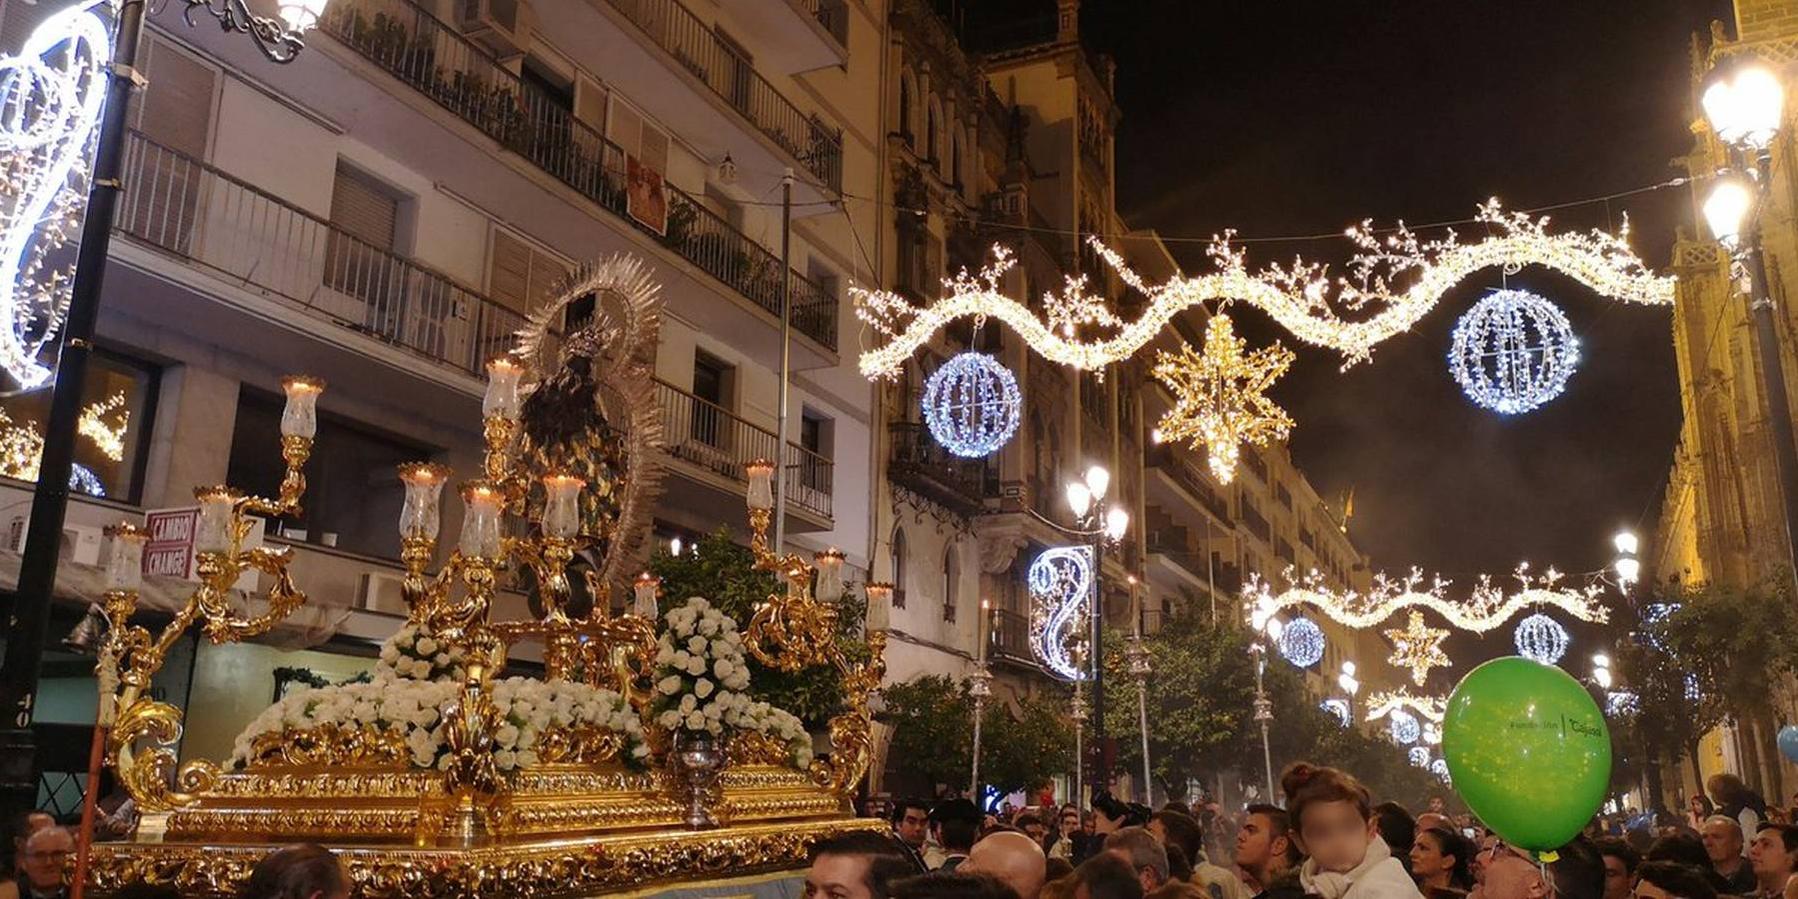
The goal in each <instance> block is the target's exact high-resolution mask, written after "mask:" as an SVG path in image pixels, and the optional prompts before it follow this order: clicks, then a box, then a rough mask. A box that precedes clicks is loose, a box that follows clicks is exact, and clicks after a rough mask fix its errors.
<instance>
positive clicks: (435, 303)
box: [114, 132, 524, 376]
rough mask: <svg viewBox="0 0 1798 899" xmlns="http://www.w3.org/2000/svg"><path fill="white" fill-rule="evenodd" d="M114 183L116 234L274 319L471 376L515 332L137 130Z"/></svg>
mask: <svg viewBox="0 0 1798 899" xmlns="http://www.w3.org/2000/svg"><path fill="white" fill-rule="evenodd" d="M123 180H124V183H125V192H124V196H123V197H122V198H121V200H120V202H119V209H118V215H117V218H116V219H115V220H114V221H115V223H114V227H115V228H116V229H117V230H118V231H119V232H120V233H122V234H124V235H125V236H127V237H129V238H131V239H133V240H135V241H138V242H140V243H142V244H145V245H148V246H149V247H151V248H152V249H155V250H158V251H161V252H162V253H166V254H169V255H172V256H175V257H176V258H178V259H180V260H181V261H183V262H185V263H187V264H189V265H191V266H194V267H196V268H199V269H203V270H207V271H210V272H212V273H214V274H216V275H219V276H221V277H222V278H224V279H225V280H227V281H230V282H233V283H235V284H237V285H240V286H243V287H246V288H249V289H250V290H252V291H254V292H257V293H260V294H262V295H264V296H269V297H274V298H277V299H278V300H279V301H280V302H281V303H282V305H283V306H284V307H285V312H284V313H283V314H284V315H287V316H290V317H291V316H294V315H301V316H312V317H315V318H317V319H321V320H323V321H326V322H330V323H332V324H335V325H337V326H338V327H339V328H342V329H344V330H345V331H349V332H355V333H356V334H359V335H363V336H365V337H369V338H373V339H375V340H378V341H380V342H382V343H385V344H388V345H390V346H392V347H397V348H400V349H402V350H405V351H407V352H409V353H410V354H413V355H416V356H419V357H423V358H425V359H428V360H431V361H432V362H436V363H439V364H441V365H445V366H449V367H451V368H453V369H455V370H457V371H458V372H460V373H464V374H469V375H475V376H482V367H483V366H484V365H485V364H486V361H487V360H488V359H490V358H492V357H493V356H496V355H498V354H500V353H502V352H504V351H505V350H506V349H507V348H509V347H510V346H511V344H512V335H513V333H514V332H516V331H517V330H518V329H519V328H521V327H522V326H523V325H524V317H523V316H521V315H519V314H518V313H516V312H513V311H512V310H511V309H508V308H506V307H505V306H502V305H500V304H499V303H496V302H494V301H493V300H491V299H488V298H487V297H486V296H483V295H482V294H480V293H477V292H475V291H473V290H470V289H468V288H466V287H463V286H462V285H460V284H458V283H456V282H455V281H454V280H452V279H451V278H449V276H447V275H443V274H440V273H438V272H436V271H433V270H432V269H430V268H428V267H426V266H423V265H420V264H418V263H417V262H415V261H413V260H410V259H407V258H405V257H402V256H397V255H395V254H393V253H389V252H386V251H384V250H381V249H378V248H376V247H374V246H373V245H370V244H367V243H364V242H362V241H361V240H358V239H356V238H355V237H352V236H350V235H349V234H348V233H346V232H344V231H342V230H339V229H338V228H336V227H335V226H333V225H332V224H331V223H330V222H328V221H326V220H324V219H321V218H318V217H317V216H314V215H312V214H310V213H308V212H306V211H304V210H302V209H300V208H298V207H296V206H292V205H290V204H288V203H286V202H285V201H283V200H281V199H280V198H278V197H275V196H273V195H272V194H268V193H264V192H263V191H261V190H259V189H257V188H256V187H254V186H252V185H250V184H247V183H245V182H243V181H240V180H238V179H236V178H233V177H232V176H230V175H228V174H226V173H224V172H222V171H219V170H218V169H215V168H213V167H211V166H208V165H206V164H205V163H203V162H201V161H199V160H197V159H194V158H192V157H190V156H186V155H184V154H182V153H180V152H177V151H175V150H172V149H169V148H168V147H165V146H162V145H161V144H158V143H155V142H153V141H151V140H150V139H148V138H146V137H144V136H143V135H142V134H138V133H135V132H134V133H132V134H131V135H130V137H129V139H128V142H127V144H126V149H125V176H124V179H123ZM165 312H167V313H170V314H172V313H173V312H174V311H173V310H165ZM242 336H243V335H242V334H241V333H239V334H238V338H239V340H234V341H227V345H241V338H242Z"/></svg>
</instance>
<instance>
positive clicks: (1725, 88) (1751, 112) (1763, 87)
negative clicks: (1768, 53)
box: [1618, 62, 1798, 580]
mask: <svg viewBox="0 0 1798 899" xmlns="http://www.w3.org/2000/svg"><path fill="white" fill-rule="evenodd" d="M1708 80H1709V82H1710V83H1709V85H1708V86H1707V87H1706V88H1705V90H1704V96H1703V99H1702V103H1703V106H1704V115H1705V118H1706V119H1708V120H1709V121H1710V125H1711V130H1712V131H1713V132H1715V133H1716V135H1717V139H1718V140H1719V141H1720V142H1722V144H1723V146H1724V149H1725V153H1726V154H1727V157H1728V164H1727V165H1726V166H1725V167H1724V168H1723V170H1722V171H1720V172H1718V174H1717V178H1716V181H1715V183H1714V184H1713V185H1712V186H1711V192H1710V194H1709V195H1708V196H1707V197H1706V198H1705V201H1704V206H1703V211H1704V218H1705V222H1706V224H1708V225H1709V226H1710V229H1711V234H1712V235H1713V236H1715V237H1716V238H1717V242H1718V243H1721V244H1722V245H1723V247H1724V249H1726V250H1728V251H1729V253H1730V261H1731V265H1730V274H1731V277H1732V278H1733V279H1734V280H1735V281H1736V282H1737V283H1738V284H1743V285H1744V287H1745V293H1747V295H1748V308H1749V310H1750V311H1751V312H1752V313H1753V315H1754V337H1755V349H1756V351H1757V352H1758V354H1759V355H1760V361H1761V389H1762V390H1763V391H1764V392H1765V393H1766V396H1767V425H1768V429H1769V431H1770V434H1771V437H1772V441H1773V463H1774V467H1775V469H1776V470H1777V471H1778V474H1779V492H1780V499H1781V500H1782V503H1781V507H1782V509H1783V510H1784V513H1785V515H1784V520H1785V529H1786V564H1787V565H1789V566H1791V570H1792V574H1793V575H1794V576H1798V444H1794V443H1793V439H1792V412H1791V405H1790V403H1789V401H1788V400H1787V398H1786V381H1785V370H1784V369H1785V366H1784V363H1783V361H1782V360H1781V358H1780V351H1779V337H1778V331H1777V330H1776V328H1775V326H1774V320H1773V297H1772V295H1771V294H1769V293H1768V291H1767V261H1766V254H1765V252H1764V250H1763V248H1762V246H1761V233H1760V216H1761V213H1762V211H1764V210H1765V208H1766V205H1767V198H1768V195H1769V194H1768V191H1769V188H1770V187H1771V181H1772V178H1771V170H1772V164H1773V154H1772V152H1771V148H1772V145H1773V139H1774V138H1775V137H1776V136H1778V134H1779V126H1780V121H1781V117H1782V114H1783V110H1784V105H1785V89H1784V87H1783V86H1782V85H1781V84H1780V82H1779V76H1778V75H1776V74H1774V73H1773V71H1772V70H1770V69H1768V68H1767V67H1766V66H1764V65H1762V64H1760V63H1756V62H1748V63H1737V64H1725V65H1721V66H1718V67H1717V68H1716V69H1713V70H1712V71H1711V74H1710V77H1709V79H1708ZM1619 550H1621V547H1619ZM1620 565H1621V563H1620ZM1618 573H1619V575H1621V574H1622V569H1621V567H1620V568H1619V571H1618ZM1631 580H1633V578H1631Z"/></svg>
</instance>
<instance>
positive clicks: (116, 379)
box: [0, 350, 279, 503]
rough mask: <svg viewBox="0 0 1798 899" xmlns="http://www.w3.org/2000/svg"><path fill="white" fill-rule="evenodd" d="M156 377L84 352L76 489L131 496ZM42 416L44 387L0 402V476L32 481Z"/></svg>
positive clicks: (130, 362) (46, 399) (111, 357)
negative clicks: (85, 368)
mask: <svg viewBox="0 0 1798 899" xmlns="http://www.w3.org/2000/svg"><path fill="white" fill-rule="evenodd" d="M158 375H159V372H158V371H157V369H155V368H153V367H151V366H149V365H147V364H145V363H142V362H138V361H137V360H135V359H129V358H127V357H125V356H121V355H118V354H116V353H110V352H107V351H105V350H100V351H96V352H95V353H94V354H93V356H92V357H90V360H89V362H88V371H87V383H86V384H85V385H84V386H83V387H82V396H81V419H80V423H79V425H78V428H77V431H76V438H75V467H74V469H72V473H71V474H70V476H69V486H70V487H71V488H73V489H74V490H75V492H76V493H84V494H87V495H88V496H106V497H111V498H113V499H117V500H123V501H124V502H130V503H135V502H137V501H138V492H139V490H140V484H141V482H142V480H143V468H144V461H145V459H146V454H145V452H144V448H145V447H147V446H148V445H149V443H148V441H147V439H146V438H148V437H149V436H150V428H151V425H152V423H153V419H154V418H155V415H156V410H155V405H156V399H155V398H156V388H157V381H158ZM10 386H14V387H16V385H10ZM49 417H50V390H49V389H48V388H45V389H42V390H32V391H28V392H25V393H14V394H10V395H8V396H6V397H5V398H4V399H0V476H4V477H9V478H18V479H20V480H24V481H35V480H37V473H38V461H39V459H40V457H41V456H42V455H43V452H44V439H43V432H44V431H43V429H44V422H45V421H47V420H49ZM270 433H276V432H270ZM276 456H277V458H278V457H279V452H278V450H277V451H276Z"/></svg>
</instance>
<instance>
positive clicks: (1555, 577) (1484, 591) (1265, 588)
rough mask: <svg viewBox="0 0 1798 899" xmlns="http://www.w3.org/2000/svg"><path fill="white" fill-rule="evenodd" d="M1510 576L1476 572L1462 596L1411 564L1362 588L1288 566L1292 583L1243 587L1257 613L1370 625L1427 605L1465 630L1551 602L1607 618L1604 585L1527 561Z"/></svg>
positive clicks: (1590, 618) (1583, 616)
mask: <svg viewBox="0 0 1798 899" xmlns="http://www.w3.org/2000/svg"><path fill="white" fill-rule="evenodd" d="M1511 577H1512V578H1513V579H1515V580H1517V581H1518V584H1519V589H1518V591H1517V592H1515V593H1511V594H1506V593H1505V592H1504V590H1503V589H1501V588H1500V587H1498V586H1496V585H1494V584H1493V582H1492V578H1491V577H1490V576H1489V575H1480V577H1479V580H1478V582H1477V583H1476V584H1475V585H1474V589H1473V594H1472V595H1471V596H1470V597H1469V598H1468V599H1466V600H1459V601H1458V600H1452V599H1449V598H1448V587H1449V586H1450V585H1451V583H1452V582H1450V581H1448V580H1444V579H1443V578H1442V576H1441V575H1437V576H1436V577H1435V578H1434V579H1433V580H1432V581H1431V583H1430V585H1429V586H1428V587H1427V588H1426V587H1425V586H1424V574H1423V570H1422V569H1420V568H1413V569H1411V572H1410V574H1408V575H1406V576H1405V577H1403V578H1393V577H1390V576H1388V575H1387V574H1385V573H1384V572H1382V573H1380V574H1376V575H1374V579H1373V587H1372V588H1371V589H1370V590H1368V591H1367V592H1366V593H1360V592H1357V591H1353V590H1350V591H1346V592H1344V591H1336V590H1333V589H1331V588H1330V587H1329V586H1328V585H1327V583H1326V582H1325V580H1324V578H1323V576H1322V575H1320V574H1318V573H1317V572H1316V571H1313V572H1311V573H1310V574H1307V575H1305V576H1304V577H1302V578H1294V577H1293V576H1292V572H1291V570H1290V569H1289V570H1288V572H1287V577H1286V579H1287V581H1288V582H1289V583H1290V584H1291V586H1290V587H1289V588H1288V589H1287V590H1285V591H1284V592H1280V593H1275V592H1274V590H1273V588H1272V586H1271V585H1270V584H1269V583H1268V582H1266V581H1263V580H1262V579H1260V578H1259V577H1256V578H1251V579H1250V581H1249V583H1248V585H1247V586H1246V587H1245V588H1244V590H1243V593H1244V596H1245V598H1246V599H1247V600H1248V602H1249V603H1250V605H1251V607H1252V608H1253V609H1254V611H1255V613H1256V614H1258V615H1273V614H1274V613H1277V612H1279V611H1281V610H1283V609H1289V608H1298V607H1302V606H1311V607H1313V608H1316V609H1317V610H1319V611H1321V612H1323V613H1324V614H1325V615H1328V616H1330V618H1331V619H1333V620H1335V621H1336V622H1338V623H1340V624H1343V625H1346V626H1348V627H1352V628H1357V629H1365V628H1370V627H1375V626H1377V625H1379V624H1381V623H1383V622H1384V621H1386V620H1387V619H1388V618H1390V617H1392V616H1393V615H1394V614H1396V613H1398V612H1399V611H1401V610H1404V609H1408V608H1421V609H1428V610H1430V611H1432V612H1435V613H1436V614H1438V615H1441V616H1442V617H1444V618H1446V619H1448V623H1449V624H1451V625H1454V626H1455V627H1457V628H1460V629H1462V630H1466V631H1472V632H1474V633H1476V634H1483V633H1486V632H1487V631H1490V630H1492V629H1493V628H1496V627H1499V626H1501V625H1503V624H1504V623H1505V622H1507V621H1509V620H1511V618H1512V617H1513V616H1515V615H1516V614H1518V613H1519V612H1521V611H1523V610H1524V609H1528V608H1533V607H1553V608H1557V609H1560V610H1561V611H1563V612H1566V613H1567V614H1568V615H1571V616H1573V617H1574V618H1577V619H1579V620H1580V621H1585V622H1590V623H1593V624H1603V623H1605V622H1606V621H1609V620H1610V617H1611V615H1610V610H1609V609H1607V608H1605V607H1604V605H1603V604H1602V603H1601V602H1600V600H1601V598H1602V597H1603V595H1604V588H1603V587H1602V586H1601V585H1599V584H1589V585H1587V586H1586V587H1583V588H1580V589H1570V588H1566V587H1562V586H1561V581H1562V580H1564V579H1565V576H1564V575H1562V574H1561V573H1560V572H1558V571H1556V570H1555V569H1553V568H1549V569H1547V570H1546V571H1545V572H1544V573H1543V574H1542V575H1540V576H1534V575H1531V574H1530V570H1529V564H1528V563H1527V562H1526V563H1523V564H1520V565H1518V566H1517V570H1516V571H1514V572H1513V573H1512V575H1511Z"/></svg>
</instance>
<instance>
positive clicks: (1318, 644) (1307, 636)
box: [1280, 618, 1324, 668]
mask: <svg viewBox="0 0 1798 899" xmlns="http://www.w3.org/2000/svg"><path fill="white" fill-rule="evenodd" d="M1280 655H1282V656H1285V657H1286V661H1288V662H1291V663H1292V664H1293V665H1296V666H1297V667H1300V668H1309V667H1311V666H1312V665H1315V664H1317V663H1318V662H1320V661H1322V660H1323V657H1324V632H1323V628H1320V627H1318V626H1317V622H1315V621H1312V620H1311V619H1309V618H1294V619H1292V620H1291V621H1290V622H1288V623H1287V624H1286V629H1285V630H1284V631H1281V632H1280Z"/></svg>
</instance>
